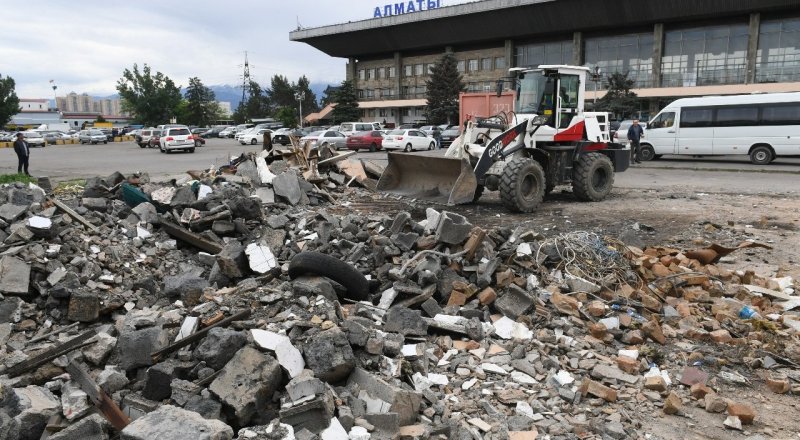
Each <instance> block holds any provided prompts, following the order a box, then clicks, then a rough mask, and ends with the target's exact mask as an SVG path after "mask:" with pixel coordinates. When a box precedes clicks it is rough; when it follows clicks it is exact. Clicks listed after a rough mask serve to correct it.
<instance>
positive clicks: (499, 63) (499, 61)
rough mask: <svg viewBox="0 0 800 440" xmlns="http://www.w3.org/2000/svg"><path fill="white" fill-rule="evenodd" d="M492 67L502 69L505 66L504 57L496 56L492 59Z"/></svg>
mask: <svg viewBox="0 0 800 440" xmlns="http://www.w3.org/2000/svg"><path fill="white" fill-rule="evenodd" d="M494 68H495V69H497V70H502V69H505V68H506V58H505V57H496V58H495V59H494Z"/></svg>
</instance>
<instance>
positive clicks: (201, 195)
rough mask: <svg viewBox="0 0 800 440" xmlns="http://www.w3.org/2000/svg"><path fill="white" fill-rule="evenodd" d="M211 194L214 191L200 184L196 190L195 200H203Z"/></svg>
mask: <svg viewBox="0 0 800 440" xmlns="http://www.w3.org/2000/svg"><path fill="white" fill-rule="evenodd" d="M213 192H214V189H212V188H211V187H210V186H208V185H202V184H201V185H200V188H198V189H197V200H203V199H205V198H206V197H208V196H209V195H211V193H213Z"/></svg>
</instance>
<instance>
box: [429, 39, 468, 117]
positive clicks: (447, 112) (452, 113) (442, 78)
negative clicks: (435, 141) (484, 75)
mask: <svg viewBox="0 0 800 440" xmlns="http://www.w3.org/2000/svg"><path fill="white" fill-rule="evenodd" d="M425 85H426V86H427V89H428V92H427V98H428V101H427V105H428V106H427V108H426V110H425V117H426V118H427V119H428V122H429V123H431V124H437V125H438V124H444V123H450V124H453V123H457V122H458V94H459V93H461V92H462V91H464V79H463V78H462V77H461V73H459V71H458V63H457V62H456V58H455V56H453V54H450V53H447V54H444V56H442V58H440V59H439V61H437V62H436V63H434V65H433V68H432V69H431V77H430V79H429V80H428V81H426V83H425Z"/></svg>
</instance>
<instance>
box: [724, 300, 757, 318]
mask: <svg viewBox="0 0 800 440" xmlns="http://www.w3.org/2000/svg"><path fill="white" fill-rule="evenodd" d="M722 301H723V302H724V303H725V304H726V305H727V306H728V308H730V309H731V310H732V311H733V312H734V313H736V315H737V316H738V317H739V318H741V319H764V317H762V316H761V314H760V313H758V311H756V309H754V308H752V307H750V306H749V305H747V304H745V303H743V302H741V301H739V300H737V299H733V298H722Z"/></svg>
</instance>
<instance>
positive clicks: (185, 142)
mask: <svg viewBox="0 0 800 440" xmlns="http://www.w3.org/2000/svg"><path fill="white" fill-rule="evenodd" d="M194 148H195V145H194V136H193V135H192V132H191V131H189V128H188V127H183V128H167V129H166V130H164V132H163V133H161V137H160V138H159V140H158V149H159V150H161V152H162V153H171V152H173V151H175V150H183V151H188V152H189V153H194Z"/></svg>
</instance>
